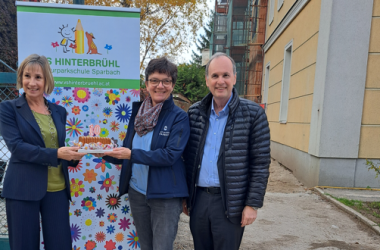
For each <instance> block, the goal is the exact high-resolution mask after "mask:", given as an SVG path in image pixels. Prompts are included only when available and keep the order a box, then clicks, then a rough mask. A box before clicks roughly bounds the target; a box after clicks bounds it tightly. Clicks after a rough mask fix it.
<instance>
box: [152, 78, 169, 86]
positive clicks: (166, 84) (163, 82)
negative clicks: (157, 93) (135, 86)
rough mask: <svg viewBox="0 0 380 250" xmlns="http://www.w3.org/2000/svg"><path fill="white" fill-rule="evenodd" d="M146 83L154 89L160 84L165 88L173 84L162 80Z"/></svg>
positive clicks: (167, 80)
mask: <svg viewBox="0 0 380 250" xmlns="http://www.w3.org/2000/svg"><path fill="white" fill-rule="evenodd" d="M148 81H149V83H150V84H151V85H152V86H154V87H156V86H158V85H159V84H160V82H162V85H164V86H165V87H169V86H170V85H171V84H172V82H173V81H172V80H169V79H164V80H158V79H149V80H148Z"/></svg>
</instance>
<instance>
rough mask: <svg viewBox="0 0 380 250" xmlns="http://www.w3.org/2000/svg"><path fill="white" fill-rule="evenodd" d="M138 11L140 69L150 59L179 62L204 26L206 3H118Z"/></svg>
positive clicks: (178, 0)
mask: <svg viewBox="0 0 380 250" xmlns="http://www.w3.org/2000/svg"><path fill="white" fill-rule="evenodd" d="M120 1H121V2H120V3H121V5H122V6H124V7H134V8H140V9H141V14H140V69H141V71H142V70H143V69H144V68H145V66H144V65H145V64H146V61H147V60H148V59H151V58H157V57H160V56H166V57H168V58H170V59H171V60H175V59H176V58H178V57H179V56H180V55H181V54H182V53H183V51H184V50H185V49H187V48H188V47H189V45H190V43H191V42H193V41H194V40H195V36H196V32H197V30H198V29H199V27H201V26H202V25H203V19H204V16H205V14H206V10H207V4H206V0H165V1H162V0H120Z"/></svg>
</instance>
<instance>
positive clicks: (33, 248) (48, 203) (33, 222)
mask: <svg viewBox="0 0 380 250" xmlns="http://www.w3.org/2000/svg"><path fill="white" fill-rule="evenodd" d="M6 210H7V222H8V230H9V244H10V246H11V249H12V250H39V249H40V214H41V219H42V234H43V236H44V246H45V250H71V249H72V248H71V231H70V222H69V200H68V198H67V193H66V190H62V191H59V192H46V195H45V196H44V198H42V200H39V201H21V200H13V199H8V198H7V199H6Z"/></svg>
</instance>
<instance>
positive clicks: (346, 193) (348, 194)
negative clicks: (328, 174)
mask: <svg viewBox="0 0 380 250" xmlns="http://www.w3.org/2000/svg"><path fill="white" fill-rule="evenodd" d="M323 191H324V192H325V193H328V194H331V195H332V196H334V197H337V198H346V199H350V200H360V201H366V202H374V201H380V191H371V190H350V189H335V188H325V189H323ZM379 249H380V247H379Z"/></svg>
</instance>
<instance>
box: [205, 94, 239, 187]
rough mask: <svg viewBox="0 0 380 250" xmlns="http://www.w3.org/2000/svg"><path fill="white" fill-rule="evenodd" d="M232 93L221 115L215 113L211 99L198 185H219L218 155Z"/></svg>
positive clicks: (220, 112)
mask: <svg viewBox="0 0 380 250" xmlns="http://www.w3.org/2000/svg"><path fill="white" fill-rule="evenodd" d="M232 96H233V94H231V97H230V99H229V100H228V102H227V104H226V106H224V108H223V109H222V110H221V111H219V115H217V114H216V113H215V109H214V98H213V99H212V101H211V103H212V104H211V114H210V118H209V127H208V132H207V136H206V142H205V147H204V151H203V157H202V164H201V170H200V173H199V179H198V186H200V187H219V186H220V184H219V175H218V166H217V162H218V156H219V150H220V146H221V144H222V139H223V135H224V128H225V127H226V123H227V118H228V112H229V110H230V109H229V108H228V104H229V103H230V101H231V99H232Z"/></svg>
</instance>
